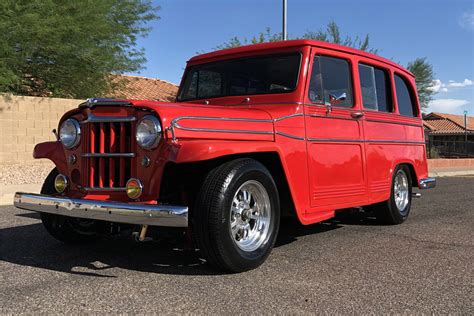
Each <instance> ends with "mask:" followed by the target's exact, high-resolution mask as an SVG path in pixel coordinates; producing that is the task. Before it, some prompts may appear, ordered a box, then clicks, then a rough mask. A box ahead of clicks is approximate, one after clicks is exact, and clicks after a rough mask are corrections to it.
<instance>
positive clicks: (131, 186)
mask: <svg viewBox="0 0 474 316" xmlns="http://www.w3.org/2000/svg"><path fill="white" fill-rule="evenodd" d="M126 189H127V195H128V197H129V198H131V199H138V198H139V197H140V195H142V192H143V184H142V183H141V182H140V180H138V179H134V178H132V179H130V180H128V181H127V186H126Z"/></svg>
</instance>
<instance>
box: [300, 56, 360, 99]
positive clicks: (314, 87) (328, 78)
mask: <svg viewBox="0 0 474 316" xmlns="http://www.w3.org/2000/svg"><path fill="white" fill-rule="evenodd" d="M309 99H310V100H311V102H313V103H324V104H331V105H334V106H343V107H351V106H352V80H351V71H350V65H349V62H348V61H347V60H345V59H341V58H334V57H327V56H315V57H314V62H313V71H312V73H311V80H310V83H309Z"/></svg>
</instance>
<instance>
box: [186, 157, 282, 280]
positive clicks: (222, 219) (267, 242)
mask: <svg viewBox="0 0 474 316" xmlns="http://www.w3.org/2000/svg"><path fill="white" fill-rule="evenodd" d="M279 223H280V205H279V199H278V191H277V188H276V185H275V182H274V181H273V178H272V176H271V175H270V172H269V171H268V170H267V169H266V168H265V166H263V165H262V164H261V163H259V162H258V161H255V160H253V159H237V160H233V161H230V162H227V163H225V164H223V165H221V166H219V167H217V168H215V169H213V170H211V171H210V172H209V174H208V175H207V177H206V179H205V181H204V184H203V186H202V188H201V191H200V193H199V196H198V198H197V202H196V207H195V210H194V217H193V225H194V233H195V237H196V244H197V246H198V248H199V250H200V252H201V254H202V256H203V257H204V258H205V259H206V260H207V261H208V263H210V264H211V265H213V266H214V267H217V268H219V269H221V270H225V271H230V272H242V271H247V270H251V269H254V268H256V267H258V266H259V265H261V264H262V263H263V262H264V261H265V259H266V258H267V257H268V255H269V254H270V252H271V250H272V248H273V245H274V243H275V240H276V236H277V233H278V226H279Z"/></svg>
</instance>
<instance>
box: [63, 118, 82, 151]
mask: <svg viewBox="0 0 474 316" xmlns="http://www.w3.org/2000/svg"><path fill="white" fill-rule="evenodd" d="M71 127H72V128H71ZM66 128H69V130H66ZM59 139H60V140H61V143H62V144H63V146H64V147H65V148H67V149H72V148H74V147H76V146H77V145H78V144H79V143H80V141H81V125H80V124H79V122H78V121H77V120H76V119H73V118H70V119H67V120H65V121H64V122H63V123H62V124H61V127H60V128H59Z"/></svg>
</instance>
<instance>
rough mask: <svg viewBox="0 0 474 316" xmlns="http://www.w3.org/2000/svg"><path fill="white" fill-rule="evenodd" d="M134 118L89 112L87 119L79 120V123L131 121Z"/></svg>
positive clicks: (134, 119)
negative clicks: (97, 114) (98, 114)
mask: <svg viewBox="0 0 474 316" xmlns="http://www.w3.org/2000/svg"><path fill="white" fill-rule="evenodd" d="M136 119H137V118H136V117H135V116H95V115H94V114H89V116H88V117H87V119H85V120H84V121H82V122H80V124H86V123H121V122H133V121H136Z"/></svg>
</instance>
